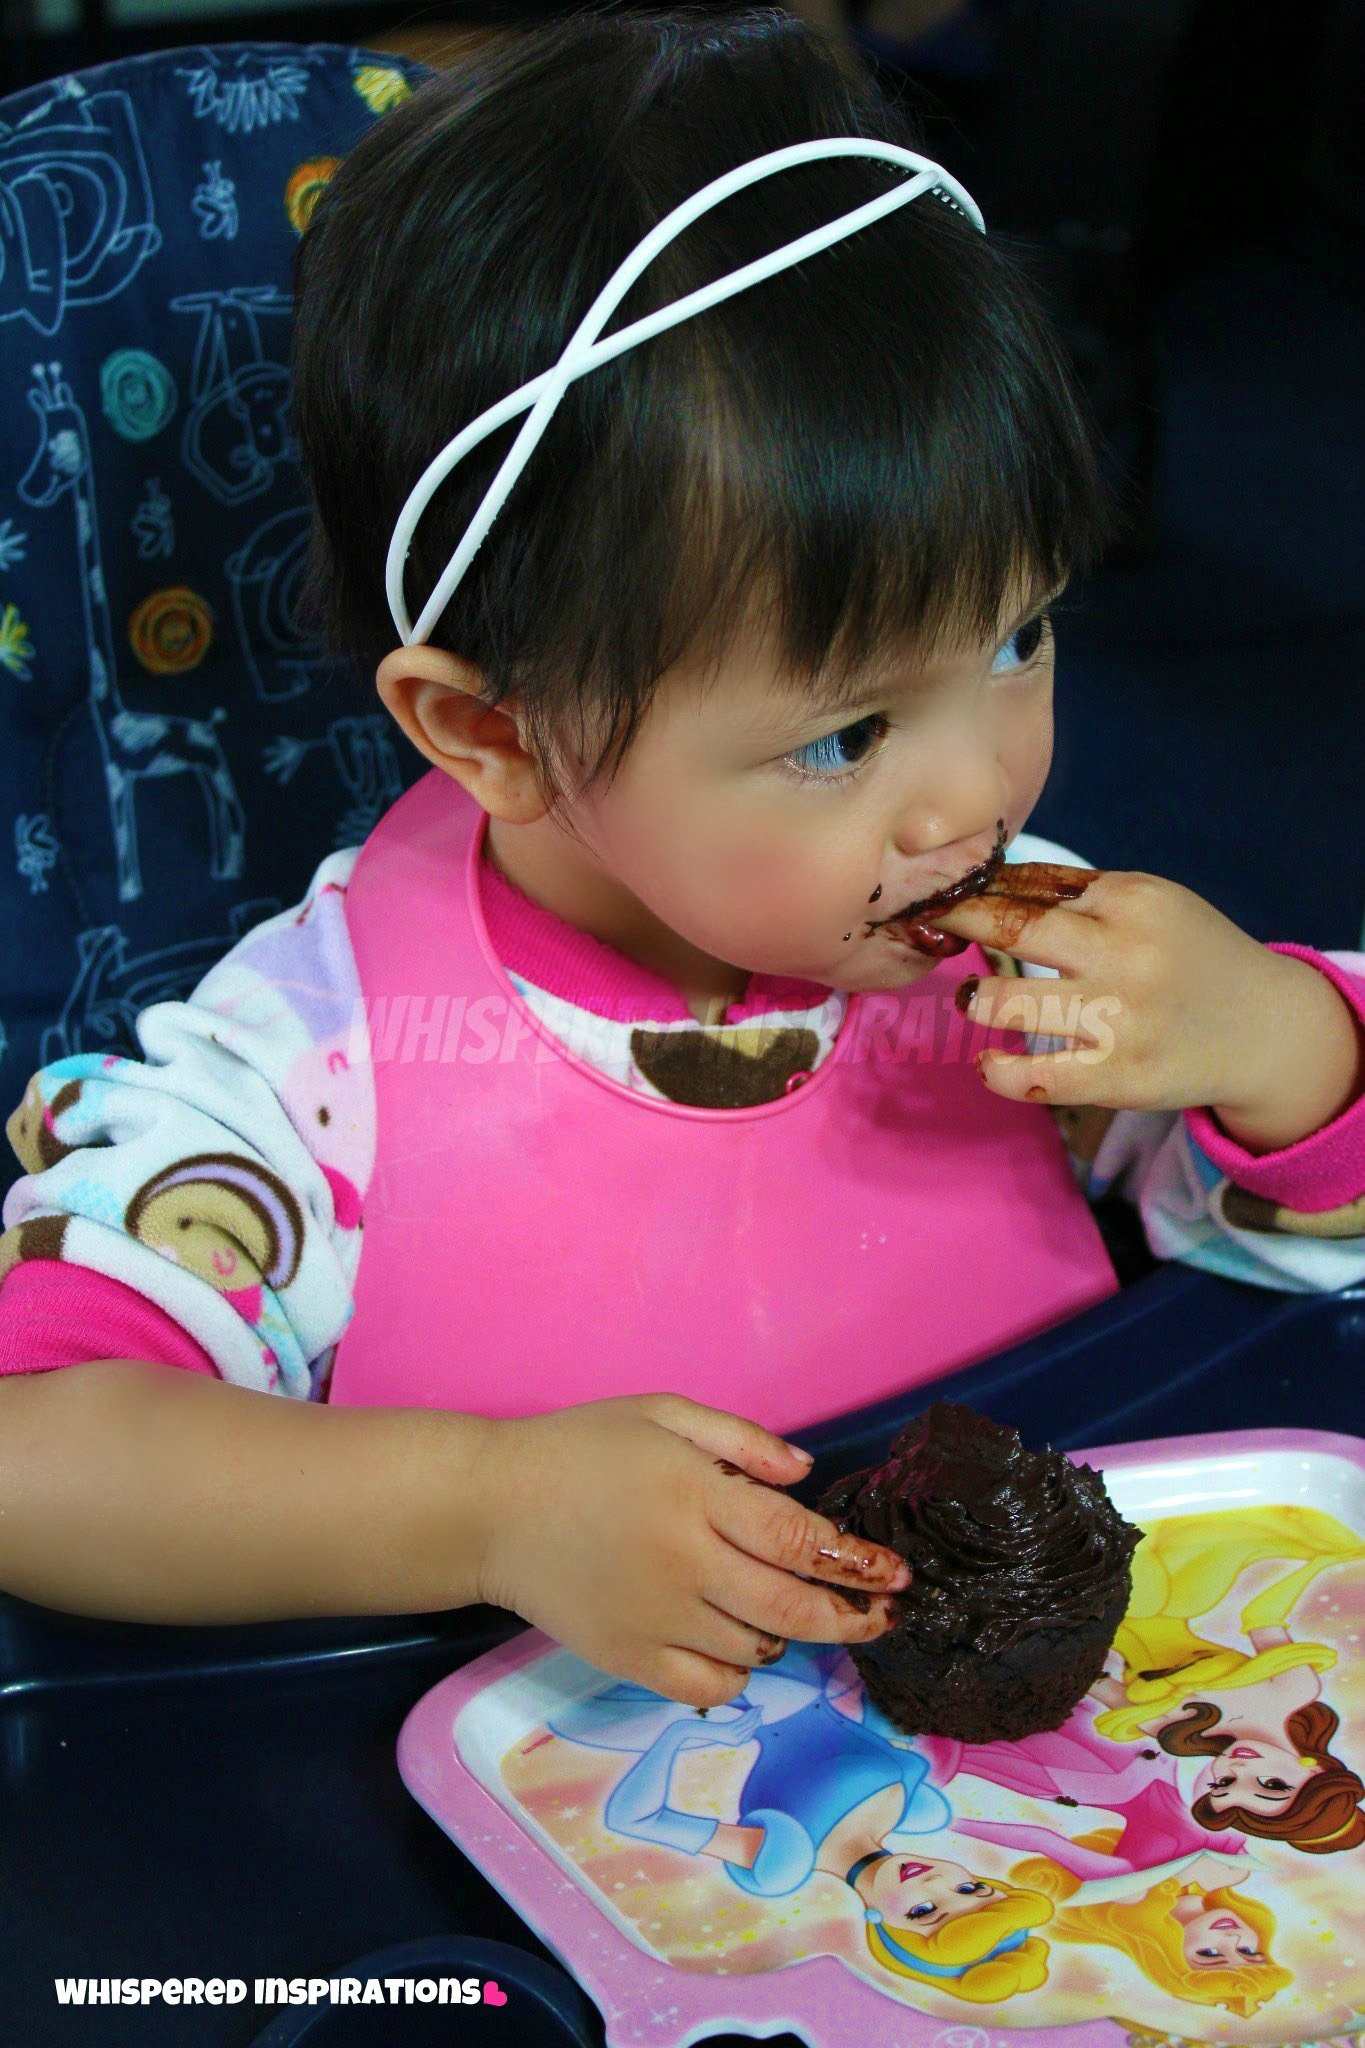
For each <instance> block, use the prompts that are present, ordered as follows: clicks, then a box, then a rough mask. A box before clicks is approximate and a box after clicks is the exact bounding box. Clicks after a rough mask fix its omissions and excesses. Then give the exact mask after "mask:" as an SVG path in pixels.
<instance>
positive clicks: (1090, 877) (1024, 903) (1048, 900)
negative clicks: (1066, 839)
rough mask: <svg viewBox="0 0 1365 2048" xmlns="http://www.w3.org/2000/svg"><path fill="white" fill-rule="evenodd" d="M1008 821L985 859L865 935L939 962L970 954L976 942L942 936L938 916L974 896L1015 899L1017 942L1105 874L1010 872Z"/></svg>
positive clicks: (1028, 865)
mask: <svg viewBox="0 0 1365 2048" xmlns="http://www.w3.org/2000/svg"><path fill="white" fill-rule="evenodd" d="M1005 840H1006V833H1005V821H1004V819H1003V818H997V819H996V821H995V845H994V846H993V847H992V848H991V851H990V853H989V854H988V855H987V856H986V858H985V860H983V861H979V862H978V863H977V865H976V866H975V867H974V868H969V869H968V870H967V872H966V874H965V875H962V876H961V877H959V879H958V880H957V881H956V882H952V883H950V884H949V886H948V887H947V888H946V889H939V890H937V891H935V893H934V894H933V895H932V896H921V897H919V898H918V899H917V900H916V901H915V902H914V903H907V904H906V906H905V908H904V909H903V910H897V911H895V912H894V913H893V914H892V915H891V916H890V917H878V918H869V919H868V920H867V923H866V924H865V926H864V928H863V929H864V936H865V937H866V936H870V935H871V934H872V933H873V932H874V931H881V930H883V929H885V930H888V931H890V932H891V933H892V934H893V936H894V937H896V938H898V939H900V940H902V941H903V942H904V944H906V945H907V946H909V947H910V949H911V951H912V952H916V953H923V954H925V955H927V956H928V957H929V958H930V959H933V960H948V959H951V958H953V957H954V956H955V955H956V954H958V953H965V952H966V950H967V948H968V946H969V945H970V944H971V940H970V939H964V938H960V937H959V936H958V935H957V934H956V933H954V932H944V931H939V930H938V928H937V927H936V925H935V924H934V921H933V920H934V919H935V917H940V916H942V914H943V912H944V911H946V910H952V909H953V908H955V906H956V905H957V904H959V903H965V902H967V900H968V899H969V898H970V897H972V896H1002V897H1006V898H1008V899H1009V901H1010V903H1011V905H1012V907H1013V909H1014V916H1013V917H1012V919H1011V920H1010V923H1011V931H1010V933H1009V937H1010V940H1011V943H1012V942H1013V940H1014V939H1017V938H1018V937H1019V935H1020V934H1021V933H1022V931H1023V930H1024V928H1025V926H1026V925H1027V924H1028V923H1029V922H1030V921H1031V920H1032V919H1033V918H1034V917H1036V916H1037V915H1038V913H1039V912H1040V911H1043V910H1055V909H1056V907H1057V905H1058V904H1059V903H1074V902H1075V900H1076V898H1077V897H1078V896H1081V895H1083V894H1084V893H1085V891H1086V889H1087V888H1088V887H1089V885H1090V883H1091V882H1093V881H1094V880H1095V879H1096V877H1097V876H1098V874H1099V870H1098V869H1097V868H1068V867H1062V866H1060V865H1059V864H1057V863H1056V862H1052V861H1021V862H1019V863H1018V865H1017V866H1014V867H1010V866H1007V865H1006V862H1005Z"/></svg>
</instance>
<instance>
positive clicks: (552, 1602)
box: [478, 1394, 909, 1707]
mask: <svg viewBox="0 0 1365 2048" xmlns="http://www.w3.org/2000/svg"><path fill="white" fill-rule="evenodd" d="M808 1470H809V1460H808V1459H807V1458H806V1456H805V1454H804V1453H801V1452H798V1451H795V1450H793V1448H792V1447H791V1446H790V1445H789V1444H786V1443H784V1442H783V1440H782V1438H781V1437H778V1436H773V1435H772V1434H771V1433H770V1432H769V1431H768V1430H766V1429H761V1428H760V1427H759V1426H758V1424H757V1423H754V1422H746V1421H743V1420H742V1419H741V1418H740V1417H738V1416H735V1415H726V1414H724V1413H723V1412H722V1411H720V1410H719V1409H715V1408H703V1407H700V1406H699V1405H698V1404H697V1403H696V1402H695V1401H688V1400H684V1399H683V1397H682V1396H681V1395H678V1394H643V1395H637V1396H632V1397H628V1398H619V1399H616V1400H609V1401H589V1402H586V1403H584V1404H583V1405H582V1406H580V1407H576V1408H564V1409H559V1410H556V1411H555V1412H554V1413H552V1414H548V1415H532V1416H527V1417H524V1418H521V1419H518V1420H514V1421H503V1422H495V1423H491V1424H490V1425H489V1427H488V1434H487V1436H486V1438H485V1441H484V1447H483V1450H482V1451H481V1453H480V1475H481V1494H482V1498H483V1500H484V1501H485V1502H486V1503H487V1506H486V1512H485V1515H484V1524H483V1526H484V1532H485V1533H484V1542H483V1552H482V1558H481V1562H480V1569H479V1574H478V1579H479V1593H480V1596H481V1598H483V1599H485V1600H488V1601H491V1602H492V1603H493V1604H494V1605H495V1606H498V1607H508V1608H511V1609H512V1610H513V1612H514V1613H517V1614H520V1615H521V1616H522V1617H523V1618H524V1619H525V1620H527V1621H530V1622H534V1623H535V1624H536V1626H537V1627H538V1628H542V1629H544V1630H545V1631H546V1633H547V1634H549V1635H552V1636H554V1637H556V1638H557V1640H558V1641H560V1642H561V1643H565V1644H567V1645H568V1646H569V1648H570V1649H573V1650H575V1651H577V1653H578V1654H579V1655H580V1656H582V1657H585V1658H586V1659H587V1660H588V1661H589V1662H590V1663H593V1664H596V1665H598V1666H599V1667H600V1668H601V1669H603V1670H605V1671H610V1672H612V1673H614V1674H615V1675H616V1676H617V1677H620V1678H627V1679H633V1680H634V1681H635V1682H636V1683H637V1684H639V1685H646V1686H648V1687H649V1688H650V1689H651V1690H652V1691H654V1692H659V1693H663V1694H664V1695H665V1696H666V1697H668V1698H669V1699H675V1700H682V1701H684V1702H685V1703H686V1704H687V1705H689V1706H694V1707H712V1706H719V1705H720V1704H721V1702H722V1701H724V1700H729V1699H733V1698H734V1696H735V1694H736V1693H738V1692H741V1691H742V1690H743V1688H744V1685H745V1682H746V1680H747V1679H748V1676H749V1673H750V1670H751V1669H752V1668H753V1666H754V1665H755V1664H759V1665H762V1664H770V1663H773V1662H774V1661H775V1660H776V1658H777V1657H779V1656H780V1655H781V1654H782V1650H783V1649H784V1648H785V1645H786V1641H787V1639H788V1638H792V1637H794V1638H796V1639H798V1640H802V1641H807V1642H823V1643H859V1642H869V1641H871V1640H872V1639H873V1638H874V1637H876V1636H879V1635H881V1634H882V1633H883V1632H884V1631H885V1630H886V1629H887V1628H888V1627H890V1625H891V1624H892V1622H894V1620H895V1618H896V1615H895V1603H894V1602H893V1601H892V1600H891V1599H889V1598H888V1597H887V1596H888V1594H890V1593H892V1592H899V1591H900V1590H901V1589H902V1588H903V1587H904V1586H905V1585H906V1584H907V1583H908V1581H909V1572H908V1569H907V1568H906V1566H905V1565H904V1564H903V1563H902V1561H901V1559H900V1558H898V1557H897V1556H896V1555H895V1553H894V1551H890V1550H885V1549H883V1548H882V1547H881V1546H880V1545H878V1544H875V1543H869V1542H866V1541H863V1540H862V1539H860V1538H858V1537H854V1536H845V1535H841V1534H840V1533H839V1531H838V1530H837V1529H836V1528H835V1526H834V1524H833V1523H832V1522H830V1521H827V1520H826V1519H825V1518H824V1517H823V1516H822V1515H817V1514H814V1513H812V1512H811V1510H810V1509H808V1508H804V1507H802V1506H801V1504H800V1502H799V1501H796V1500H793V1499H792V1498H791V1497H790V1495H788V1494H786V1493H783V1492H782V1491H781V1490H780V1489H781V1488H782V1487H783V1486H789V1485H791V1484H793V1483H794V1482H795V1481H796V1480H798V1479H801V1478H803V1477H804V1476H805V1474H806V1472H807V1471H808ZM755 1482H757V1483H755ZM808 1578H809V1579H820V1580H825V1581H827V1582H828V1583H827V1584H826V1585H810V1584H807V1583H806V1582H805V1581H806V1580H807V1579H808ZM838 1586H843V1587H848V1588H850V1589H853V1590H854V1592H855V1593H856V1594H861V1595H863V1596H865V1597H864V1598H863V1599H861V1600H856V1601H849V1600H848V1599H845V1598H843V1597H842V1596H841V1595H840V1594H839V1593H837V1592H835V1591H833V1590H832V1588H834V1587H838Z"/></svg>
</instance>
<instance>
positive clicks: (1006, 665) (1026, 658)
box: [991, 612, 1052, 676]
mask: <svg viewBox="0 0 1365 2048" xmlns="http://www.w3.org/2000/svg"><path fill="white" fill-rule="evenodd" d="M1051 630H1052V624H1051V620H1050V618H1049V616H1048V614H1047V613H1046V612H1039V614H1038V616H1037V618H1036V619H1029V620H1028V621H1027V622H1026V623H1025V624H1024V625H1022V626H1021V627H1020V628H1019V630H1018V632H1017V633H1011V634H1010V637H1009V639H1008V640H1007V641H1006V642H1005V644H1004V646H1003V647H1002V648H1001V650H1000V652H999V653H998V654H997V655H996V657H995V660H994V661H993V662H992V664H991V674H992V675H993V676H1009V675H1017V674H1018V673H1019V671H1020V669H1024V668H1028V667H1029V666H1030V665H1031V663H1033V662H1034V661H1036V660H1037V658H1038V656H1039V655H1040V654H1041V653H1042V650H1043V647H1044V645H1045V643H1046V641H1047V639H1048V636H1049V634H1050V633H1051Z"/></svg>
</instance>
